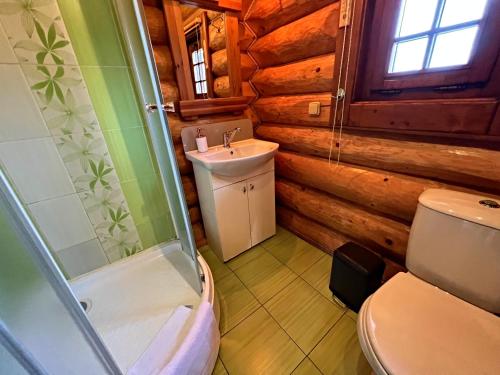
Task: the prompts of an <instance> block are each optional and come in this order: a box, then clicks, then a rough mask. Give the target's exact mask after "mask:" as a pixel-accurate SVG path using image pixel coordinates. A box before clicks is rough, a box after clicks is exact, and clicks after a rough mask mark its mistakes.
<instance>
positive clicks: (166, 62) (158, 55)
mask: <svg viewBox="0 0 500 375" xmlns="http://www.w3.org/2000/svg"><path fill="white" fill-rule="evenodd" d="M153 54H154V58H155V62H156V69H157V70H158V77H159V78H160V81H171V82H175V71H174V62H173V60H172V54H171V53H170V48H168V46H162V45H156V46H154V47H153Z"/></svg>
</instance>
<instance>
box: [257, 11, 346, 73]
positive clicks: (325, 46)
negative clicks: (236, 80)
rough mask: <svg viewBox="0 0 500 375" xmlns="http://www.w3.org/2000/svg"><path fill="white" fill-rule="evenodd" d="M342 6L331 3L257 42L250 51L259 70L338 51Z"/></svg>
mask: <svg viewBox="0 0 500 375" xmlns="http://www.w3.org/2000/svg"><path fill="white" fill-rule="evenodd" d="M339 3H340V2H336V3H334V4H330V5H328V6H326V7H324V8H322V9H320V10H318V11H316V12H314V13H312V14H310V15H308V16H306V17H304V18H301V19H299V20H297V21H295V22H292V23H290V24H288V25H285V26H282V27H280V28H278V29H276V30H274V31H273V32H271V33H269V34H267V35H265V36H263V37H262V38H259V39H257V40H256V41H255V43H253V44H252V45H251V46H250V48H249V51H250V53H251V54H252V56H253V57H254V59H255V60H256V61H257V64H258V65H259V67H260V68H264V67H267V66H272V65H278V64H286V63H289V62H292V61H297V60H301V59H307V58H309V57H312V56H318V55H324V54H327V53H332V52H334V51H335V37H336V35H337V30H338V24H339Z"/></svg>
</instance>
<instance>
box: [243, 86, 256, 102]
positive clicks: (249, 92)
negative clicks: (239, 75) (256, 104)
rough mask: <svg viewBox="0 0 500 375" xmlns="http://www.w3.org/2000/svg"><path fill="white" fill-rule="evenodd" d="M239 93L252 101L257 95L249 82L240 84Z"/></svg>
mask: <svg viewBox="0 0 500 375" xmlns="http://www.w3.org/2000/svg"><path fill="white" fill-rule="evenodd" d="M241 93H242V95H243V96H247V97H249V98H252V100H253V99H254V98H256V97H257V93H256V92H255V91H254V89H253V88H252V86H251V85H250V82H241Z"/></svg>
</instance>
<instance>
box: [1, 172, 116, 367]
mask: <svg viewBox="0 0 500 375" xmlns="http://www.w3.org/2000/svg"><path fill="white" fill-rule="evenodd" d="M0 249H1V251H0V257H1V258H0V323H1V324H2V334H1V335H0V336H1V337H0V343H2V344H3V345H2V348H0V351H1V353H0V355H1V356H2V357H3V358H4V359H5V361H3V360H0V374H11V373H23V372H22V368H23V366H21V365H20V364H19V361H15V360H14V358H13V357H12V353H11V352H8V351H7V350H6V346H8V345H6V343H7V344H8V342H9V340H8V339H6V337H7V338H8V336H9V335H10V336H11V337H12V338H13V339H15V342H17V343H18V349H19V348H22V350H21V353H22V354H25V355H26V358H31V359H33V360H34V361H33V362H34V363H37V366H39V368H43V369H44V371H46V373H48V374H120V373H121V372H120V370H119V369H118V367H117V366H116V364H115V362H114V360H113V358H112V357H111V355H110V354H109V352H108V351H107V349H106V347H105V346H104V344H103V343H102V341H101V340H100V338H99V336H98V335H97V333H96V332H95V331H94V329H93V328H92V326H91V324H90V322H89V321H88V320H87V318H86V316H85V314H84V312H83V310H82V309H81V307H80V306H79V304H78V301H77V300H76V299H75V298H74V296H73V294H72V292H71V290H70V288H69V286H68V284H67V283H66V281H65V279H64V277H63V275H62V274H61V272H60V271H59V269H58V267H57V265H56V264H55V263H54V260H53V258H52V257H51V255H50V253H49V251H48V249H47V248H46V247H45V244H44V242H43V240H42V239H41V238H40V237H39V234H38V231H37V230H36V228H35V227H34V225H33V223H32V222H31V220H30V218H29V216H28V215H27V214H26V211H25V210H24V208H23V206H22V204H21V202H20V201H19V200H18V198H17V196H16V194H15V192H14V191H13V189H12V187H11V186H10V183H9V181H8V180H7V179H6V178H5V176H4V174H3V172H2V170H1V169H0ZM11 348H12V345H11ZM18 359H19V358H18ZM16 363H17V364H16ZM37 366H35V368H36V367H37ZM30 372H31V373H33V371H30ZM35 373H37V371H35Z"/></svg>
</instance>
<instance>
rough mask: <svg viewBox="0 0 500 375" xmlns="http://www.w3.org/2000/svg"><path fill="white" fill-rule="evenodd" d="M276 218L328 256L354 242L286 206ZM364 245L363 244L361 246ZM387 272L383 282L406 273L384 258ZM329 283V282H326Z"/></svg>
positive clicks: (399, 266)
mask: <svg viewBox="0 0 500 375" xmlns="http://www.w3.org/2000/svg"><path fill="white" fill-rule="evenodd" d="M276 217H277V219H278V221H279V223H280V224H281V225H283V226H285V227H286V228H287V229H288V230H290V231H292V232H293V233H295V234H297V235H298V236H299V237H301V238H303V239H304V240H306V241H307V242H309V243H312V244H313V245H315V246H316V247H318V248H320V249H322V250H323V251H324V252H326V253H328V254H330V255H331V254H333V252H334V250H335V249H337V248H338V247H339V246H342V245H343V244H344V243H346V242H348V241H354V242H356V241H355V240H353V239H352V238H349V237H346V236H345V235H343V234H341V233H339V232H336V231H334V230H332V229H331V228H328V227H325V226H324V225H321V224H320V223H317V222H315V221H313V220H311V219H309V218H307V217H305V216H302V215H301V214H299V213H298V212H296V211H294V210H292V209H289V208H287V207H284V206H279V205H278V206H277V207H276ZM361 245H362V244H361ZM384 262H385V271H384V275H383V276H382V280H383V281H386V280H388V279H390V278H391V277H392V276H394V275H395V274H396V273H398V272H403V271H405V268H404V267H402V266H401V265H399V264H398V263H396V262H393V261H392V260H390V259H387V258H384ZM325 282H326V283H327V282H328V280H325Z"/></svg>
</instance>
